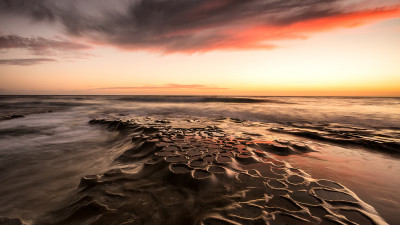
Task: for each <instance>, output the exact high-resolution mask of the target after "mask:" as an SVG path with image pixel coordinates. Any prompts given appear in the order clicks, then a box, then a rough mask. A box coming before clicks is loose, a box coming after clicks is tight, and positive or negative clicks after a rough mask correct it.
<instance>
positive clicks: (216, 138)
mask: <svg viewBox="0 0 400 225" xmlns="http://www.w3.org/2000/svg"><path fill="white" fill-rule="evenodd" d="M237 122H238V123H240V121H237ZM90 124H92V125H93V126H96V125H100V126H102V127H105V128H107V129H109V130H112V131H116V132H119V133H120V135H124V136H129V137H130V139H131V142H132V148H130V149H129V150H127V151H125V152H123V153H122V154H121V155H119V156H118V157H117V158H116V159H115V161H114V163H113V164H114V165H115V166H114V169H112V170H110V171H107V172H105V173H104V174H95V175H88V176H85V177H83V178H82V179H81V182H80V185H79V187H78V189H77V190H76V191H74V192H73V193H71V194H70V196H66V198H65V201H64V202H63V203H62V204H60V205H59V206H58V207H56V208H55V210H53V211H51V212H48V213H47V214H46V215H44V216H42V217H41V218H38V219H37V221H36V222H35V223H34V224H93V225H94V224H110V225H111V224H160V225H161V224H199V225H211V224H271V225H272V224H363V225H364V224H366V225H367V224H386V223H385V222H384V220H383V219H382V218H381V217H380V216H379V215H378V213H377V212H376V211H375V209H374V208H373V207H372V206H370V205H368V204H367V203H365V202H363V201H362V200H361V199H360V198H359V197H358V196H357V195H356V194H355V193H354V192H352V191H351V190H349V189H348V188H346V187H344V186H343V185H341V184H339V183H337V182H335V181H331V180H326V179H314V178H312V177H311V176H310V175H308V174H307V173H305V172H304V171H302V170H300V169H298V168H293V167H292V166H291V165H289V164H288V163H286V162H284V161H281V160H277V159H276V158H274V157H271V155H270V154H269V153H270V152H272V153H273V154H278V155H279V154H282V155H290V154H302V153H307V152H310V151H314V150H313V149H312V148H310V147H309V146H307V145H306V144H304V143H301V142H297V143H296V142H285V140H277V141H273V140H253V139H251V138H248V137H243V138H241V137H231V136H228V135H227V134H226V133H225V132H224V131H223V130H222V129H220V128H219V127H217V126H213V125H210V123H201V122H197V123H193V122H192V121H189V120H188V121H180V122H175V123H171V122H170V121H168V120H151V119H143V120H131V121H127V122H122V121H119V120H102V119H100V120H91V121H90ZM6 220H7V221H8V222H10V224H18V223H19V222H21V223H23V222H22V221H16V220H18V219H14V222H15V223H11V222H12V221H11V220H12V219H6V218H3V222H5V221H6Z"/></svg>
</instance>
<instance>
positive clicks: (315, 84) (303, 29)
mask: <svg viewBox="0 0 400 225" xmlns="http://www.w3.org/2000/svg"><path fill="white" fill-rule="evenodd" d="M224 4H225V3H224ZM224 4H217V5H214V4H213V5H209V6H207V7H206V9H210V7H211V8H213V7H217V8H220V7H224ZM196 10H200V9H196ZM202 10H203V9H202ZM202 10H200V11H196V12H197V13H200V14H201V13H203V11H202ZM3 17H4V16H3ZM251 19H253V20H254V18H251ZM294 19H296V17H294ZM10 21H14V23H16V24H20V25H21V26H27V23H25V22H21V21H22V20H16V19H15V18H14V19H12V18H11V20H10ZM18 21H19V22H18ZM194 21H195V20H194ZM234 21H235V20H234ZM254 21H257V20H254ZM254 21H253V22H254ZM283 21H284V20H283ZM192 22H193V21H192ZM282 23H283V22H282ZM0 24H1V23H0ZM3 25H6V24H4V22H3ZM248 25H249V24H246V23H244V24H242V25H241V27H244V28H245V29H243V30H229V29H230V28H229V29H228V28H226V27H225V26H222V25H219V24H217V25H215V26H221V30H218V32H217V33H218V35H220V37H221V39H220V40H215V37H213V36H210V37H212V38H210V37H209V35H211V34H210V33H209V30H204V29H206V28H203V27H201V26H200V27H198V24H197V23H194V24H193V26H194V27H195V28H196V29H200V30H201V29H203V30H202V31H201V32H199V33H195V35H194V36H193V37H191V39H188V40H186V42H185V41H184V40H182V41H181V42H177V43H176V44H181V45H182V46H176V45H175V44H174V45H172V44H171V43H169V42H166V43H161V42H160V43H157V42H155V43H148V47H149V48H147V47H146V46H147V45H145V44H144V45H143V46H140V47H138V48H137V49H136V48H135V46H136V45H137V43H136V42H138V40H134V41H136V42H132V43H130V42H129V41H130V40H129V39H127V40H125V42H129V43H128V44H123V43H122V44H115V43H113V42H112V40H109V41H110V43H102V42H101V41H99V42H98V44H95V43H96V42H97V41H96V39H92V40H88V39H87V38H79V37H74V36H72V37H68V35H65V34H62V35H61V36H60V37H57V38H56V39H52V37H54V34H57V33H59V32H60V31H59V30H60V29H58V28H57V29H56V27H57V26H56V25H54V24H53V25H52V26H49V27H48V28H46V26H44V24H43V23H38V24H32V25H31V27H30V28H29V29H27V30H26V31H25V32H28V33H29V32H31V34H30V35H31V37H32V38H29V34H28V33H24V32H22V31H20V30H22V29H21V28H18V29H16V28H15V27H12V26H10V25H7V26H2V27H4V28H2V29H0V36H1V35H3V36H1V38H0V49H1V50H2V52H1V53H0V81H1V82H0V94H139V95H140V94H146V95H147V94H170V95H179V94H184V95H187V94H193V95H279V96H284V95H287V96H293V95H301V96H305V95H313V96H315V95H339V96H347V95H351V96H353V95H355V96H400V67H399V66H398V65H399V64H398V63H399V59H400V51H397V49H400V6H392V7H383V8H375V9H367V10H364V9H363V10H360V11H355V12H352V13H346V12H343V13H338V14H337V15H332V16H331V15H327V16H324V17H321V18H316V19H305V20H299V21H297V22H294V23H292V24H289V25H285V24H282V25H279V23H277V24H275V25H269V26H258V27H257V26H255V27H251V26H248ZM35 26H37V27H38V29H37V30H36V31H35V29H33V27H35ZM247 26H248V27H247ZM232 27H233V28H234V29H238V27H235V26H233V25H232ZM39 28H40V29H39ZM195 28H193V29H195ZM173 31H174V30H173V29H172V31H171V32H170V33H166V34H165V35H171V38H174V37H175V36H174V35H178V34H180V35H183V34H192V32H193V31H192V30H190V29H182V30H179V29H178V30H177V31H176V32H175V33H174V32H173ZM214 31H217V29H216V28H215V29H214ZM10 32H19V33H20V34H24V35H25V36H27V35H28V36H27V37H22V36H20V35H19V34H15V35H14V36H12V35H11V36H4V34H6V33H10ZM32 32H33V33H32ZM35 32H38V33H35ZM82 32H84V30H83V31H82ZM38 34H48V35H47V36H46V35H45V36H44V38H34V37H36V36H38ZM146 35H147V34H146ZM218 35H217V36H216V37H218ZM156 37H157V36H155V37H154V38H156ZM143 38H147V37H143ZM158 38H161V39H162V38H165V37H164V36H160V37H158ZM203 38H205V39H207V38H210V40H209V42H210V43H211V42H212V43H211V44H210V43H209V42H207V41H205V40H203ZM161 39H160V41H161ZM103 41H104V40H103ZM151 41H153V39H151ZM196 41H199V43H201V44H202V45H201V46H197V45H196V44H193V43H194V42H196ZM121 42H122V41H121ZM192 42H193V43H192ZM203 42H204V43H203ZM21 43H22V45H21ZM21 46H22V47H21ZM162 48H165V49H167V50H166V51H164V52H163V51H159V50H160V49H162ZM193 48H194V49H195V51H194V52H192V50H193ZM196 48H197V50H196ZM149 49H150V50H151V51H148V50H149ZM152 49H153V50H154V51H153V50H152ZM168 49H170V50H168Z"/></svg>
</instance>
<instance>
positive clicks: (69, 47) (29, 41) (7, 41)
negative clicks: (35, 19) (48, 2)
mask: <svg viewBox="0 0 400 225" xmlns="http://www.w3.org/2000/svg"><path fill="white" fill-rule="evenodd" d="M11 48H22V49H27V50H29V51H30V52H32V53H33V54H34V55H52V54H58V53H65V52H68V51H78V50H82V49H88V48H89V46H87V45H83V44H78V43H74V42H70V41H62V40H50V39H46V38H41V37H34V38H26V37H21V36H19V35H1V36H0V49H11Z"/></svg>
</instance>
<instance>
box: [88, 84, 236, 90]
mask: <svg viewBox="0 0 400 225" xmlns="http://www.w3.org/2000/svg"><path fill="white" fill-rule="evenodd" d="M95 89H96V90H158V89H174V90H177V89H197V90H199V89H200V90H223V89H228V88H222V87H215V86H207V85H201V84H166V85H162V86H153V85H144V86H127V87H101V88H95Z"/></svg>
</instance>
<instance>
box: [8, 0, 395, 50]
mask: <svg viewBox="0 0 400 225" xmlns="http://www.w3.org/2000/svg"><path fill="white" fill-rule="evenodd" d="M371 2H378V1H370V0H361V1H359V2H358V4H349V1H346V0H302V1H298V0H276V1H261V0H218V1H216V0H173V1H165V0H146V1H138V0H132V1H126V0H119V1H61V0H52V1H50V0H40V1H39V0H17V1H10V0H0V12H2V13H9V14H10V15H22V16H27V17H30V18H32V19H33V20H35V21H57V22H60V23H61V24H63V25H64V27H65V28H66V31H67V32H68V34H69V35H72V36H79V37H83V38H86V39H88V40H89V41H91V42H93V43H105V44H110V45H114V46H117V47H119V48H123V49H147V50H154V51H161V52H167V53H168V52H199V51H200V52H201V51H211V50H216V49H272V48H275V47H276V46H275V45H274V41H276V40H282V39H297V38H306V37H308V36H309V35H311V33H313V32H322V31H326V30H330V29H335V28H339V27H355V26H360V25H364V24H368V23H372V22H376V21H380V20H384V19H388V18H397V17H400V8H399V5H397V6H396V5H393V4H392V5H385V4H384V3H382V2H381V3H379V6H384V7H374V6H373V4H371ZM363 3H365V4H363ZM367 3H368V4H367ZM363 5H369V7H370V8H365V7H364V6H363ZM371 5H372V6H371Z"/></svg>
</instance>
